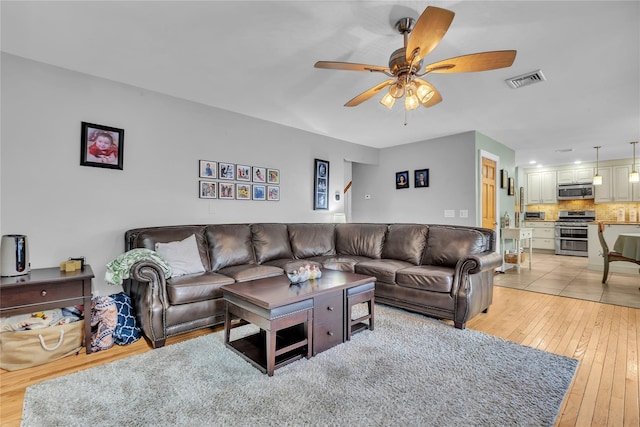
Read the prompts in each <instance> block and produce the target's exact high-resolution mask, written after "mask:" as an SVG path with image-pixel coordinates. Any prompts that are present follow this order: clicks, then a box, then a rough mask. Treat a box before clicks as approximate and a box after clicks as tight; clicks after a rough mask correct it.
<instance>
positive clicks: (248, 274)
mask: <svg viewBox="0 0 640 427" xmlns="http://www.w3.org/2000/svg"><path fill="white" fill-rule="evenodd" d="M218 272H219V273H220V274H224V275H225V276H229V277H231V278H233V279H234V280H235V281H236V282H247V281H249V280H257V279H264V278H266V277H273V276H279V275H281V274H284V271H283V270H282V269H281V268H278V267H273V266H270V265H257V264H242V265H232V266H229V267H225V268H221V269H220V270H219V271H218Z"/></svg>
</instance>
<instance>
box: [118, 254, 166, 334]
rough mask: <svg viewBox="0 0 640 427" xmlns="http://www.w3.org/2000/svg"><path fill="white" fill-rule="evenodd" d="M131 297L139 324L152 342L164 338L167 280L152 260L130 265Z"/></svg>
mask: <svg viewBox="0 0 640 427" xmlns="http://www.w3.org/2000/svg"><path fill="white" fill-rule="evenodd" d="M130 276H131V279H132V280H131V283H130V284H129V286H128V292H127V293H128V294H129V296H130V297H131V300H132V302H133V306H134V309H135V312H136V317H137V320H138V324H139V326H140V327H141V328H142V330H143V331H144V333H145V335H147V336H148V337H149V338H151V339H152V340H153V341H154V342H155V341H159V340H163V339H165V338H166V331H165V330H164V319H163V316H164V313H165V312H166V309H167V307H168V306H169V299H168V296H167V282H166V279H165V278H164V271H163V270H162V267H160V266H159V265H158V264H156V263H154V262H153V261H139V262H137V263H135V264H134V265H132V266H131V270H130Z"/></svg>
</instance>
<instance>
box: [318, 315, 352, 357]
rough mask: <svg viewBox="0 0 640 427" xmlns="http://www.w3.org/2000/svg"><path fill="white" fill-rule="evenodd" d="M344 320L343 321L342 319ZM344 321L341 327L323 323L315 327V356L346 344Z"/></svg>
mask: <svg viewBox="0 0 640 427" xmlns="http://www.w3.org/2000/svg"><path fill="white" fill-rule="evenodd" d="M340 320H342V319H340ZM343 337H344V335H343V333H342V321H341V322H340V323H339V326H337V327H336V326H335V325H329V324H326V323H323V324H321V325H317V324H314V325H313V354H314V355H316V354H318V353H321V352H323V351H325V350H328V349H330V348H331V347H333V346H336V345H338V344H342V343H343V342H344V338H343Z"/></svg>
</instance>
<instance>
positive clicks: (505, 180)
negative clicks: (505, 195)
mask: <svg viewBox="0 0 640 427" xmlns="http://www.w3.org/2000/svg"><path fill="white" fill-rule="evenodd" d="M508 186H509V174H508V173H507V171H506V170H505V169H500V188H507V187H508Z"/></svg>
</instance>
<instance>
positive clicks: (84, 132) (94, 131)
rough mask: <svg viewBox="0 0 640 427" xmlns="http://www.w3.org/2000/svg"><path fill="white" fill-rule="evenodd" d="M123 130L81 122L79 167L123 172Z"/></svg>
mask: <svg viewBox="0 0 640 427" xmlns="http://www.w3.org/2000/svg"><path fill="white" fill-rule="evenodd" d="M123 155H124V129H118V128H114V127H110V126H104V125H97V124H94V123H87V122H82V127H81V137H80V165H81V166H94V167H99V168H109V169H120V170H123V164H124V163H123Z"/></svg>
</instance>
